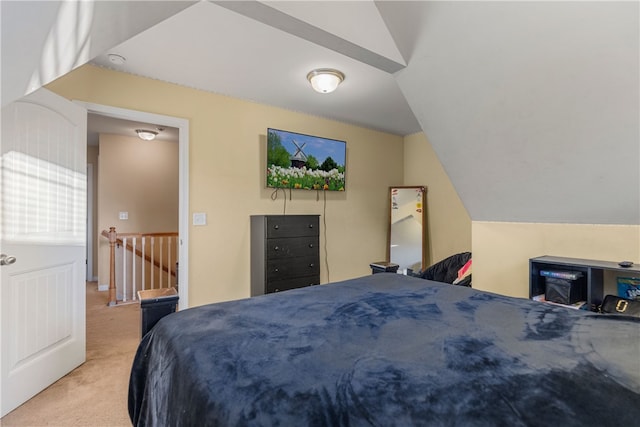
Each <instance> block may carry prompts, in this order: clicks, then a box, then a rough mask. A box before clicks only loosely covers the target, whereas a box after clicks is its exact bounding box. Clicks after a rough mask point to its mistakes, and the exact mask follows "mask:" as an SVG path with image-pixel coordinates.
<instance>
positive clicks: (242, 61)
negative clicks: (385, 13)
mask: <svg viewBox="0 0 640 427" xmlns="http://www.w3.org/2000/svg"><path fill="white" fill-rule="evenodd" d="M231 9H233V10H231ZM328 16H329V17H328ZM354 16H357V17H358V19H357V20H353V19H352V17H354ZM345 18H348V19H345ZM262 21H265V22H268V24H265V23H263V22H262ZM109 53H115V54H118V55H121V56H123V57H125V58H126V62H125V63H124V64H123V65H114V64H113V63H112V62H111V61H110V60H109V58H108V56H107V55H108V54H109ZM91 62H92V63H93V64H95V65H99V66H103V67H108V68H113V69H115V70H118V71H123V72H127V73H132V74H136V75H140V76H145V77H150V78H153V79H158V80H162V81H166V82H171V83H176V84H179V85H183V86H188V87H193V88H197V89H202V90H206V91H210V92H215V93H219V94H223V95H229V96H232V97H234V98H240V99H246V100H250V101H255V102H259V103H264V104H268V105H274V106H278V107H282V108H286V109H289V110H294V111H299V112H304V113H308V114H312V115H316V116H321V117H327V118H331V119H336V120H340V121H344V122H348V123H352V124H355V125H360V126H364V127H368V128H372V129H377V130H381V131H385V132H389V133H393V134H398V135H407V134H411V133H415V132H419V131H420V130H421V129H420V125H419V124H418V121H417V120H416V118H415V116H414V115H413V112H412V111H411V109H410V108H409V105H408V104H407V101H406V100H405V97H404V96H403V94H402V91H401V90H400V88H399V87H398V84H397V83H396V80H395V79H394V77H393V75H392V74H391V72H393V71H397V70H399V69H402V68H404V66H405V65H404V59H403V58H402V55H401V54H400V52H399V51H398V49H397V47H396V45H395V43H394V41H393V38H392V37H391V35H390V34H389V32H388V30H387V28H386V26H385V25H384V23H383V20H382V17H381V15H380V13H379V11H378V9H377V7H376V5H375V3H374V2H372V1H355V2H262V3H260V2H216V3H214V2H206V1H205V2H199V3H196V4H194V5H193V6H190V7H188V8H186V9H185V10H183V11H181V12H179V13H176V14H175V15H173V16H171V17H170V18H168V19H166V20H165V21H163V22H160V23H159V24H157V25H155V26H153V27H151V28H149V29H147V30H146V31H143V32H142V33H140V34H138V35H136V36H134V37H132V38H131V39H129V40H127V41H125V42H123V43H122V44H120V45H118V46H115V47H113V48H111V49H109V50H107V51H105V52H104V53H103V54H101V55H99V56H98V57H96V58H94V59H93V61H91ZM315 68H336V69H338V70H340V71H342V72H343V73H344V74H345V76H346V78H345V81H344V82H343V83H342V84H341V85H340V87H339V88H338V90H336V91H335V92H333V93H330V94H319V93H316V92H314V91H313V90H312V89H311V86H310V85H309V82H308V81H307V79H306V76H307V73H308V72H309V71H311V70H312V69H315Z"/></svg>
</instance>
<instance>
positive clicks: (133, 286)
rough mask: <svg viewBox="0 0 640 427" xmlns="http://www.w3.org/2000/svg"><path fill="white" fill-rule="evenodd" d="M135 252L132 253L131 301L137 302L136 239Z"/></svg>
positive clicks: (134, 240) (134, 242) (134, 239)
mask: <svg viewBox="0 0 640 427" xmlns="http://www.w3.org/2000/svg"><path fill="white" fill-rule="evenodd" d="M132 240H133V242H132V243H133V250H132V251H131V279H132V280H131V299H132V300H133V301H135V300H136V299H137V295H136V289H137V288H138V286H137V283H136V238H135V237H134V238H133V239H132Z"/></svg>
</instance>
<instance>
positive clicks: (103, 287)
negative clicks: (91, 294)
mask: <svg viewBox="0 0 640 427" xmlns="http://www.w3.org/2000/svg"><path fill="white" fill-rule="evenodd" d="M98 290H99V291H108V290H109V285H98Z"/></svg>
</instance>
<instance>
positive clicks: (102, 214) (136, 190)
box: [97, 134, 178, 289]
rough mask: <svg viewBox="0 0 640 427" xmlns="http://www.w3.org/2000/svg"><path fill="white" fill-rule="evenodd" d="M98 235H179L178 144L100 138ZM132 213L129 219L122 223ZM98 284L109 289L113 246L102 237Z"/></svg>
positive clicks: (126, 138)
mask: <svg viewBox="0 0 640 427" xmlns="http://www.w3.org/2000/svg"><path fill="white" fill-rule="evenodd" d="M98 165H99V168H98V181H99V183H100V185H99V186H98V197H97V198H98V219H97V221H98V222H97V224H98V230H100V231H102V230H109V227H116V231H117V232H118V233H163V232H177V231H178V144H177V143H176V142H169V141H162V140H154V141H143V140H141V139H140V138H137V137H124V136H120V135H109V134H100V156H99V160H98ZM120 212H127V213H128V219H127V220H121V219H119V213H120ZM98 243H99V245H98V246H99V251H98V252H99V261H98V278H99V280H98V284H99V285H100V286H101V288H103V289H104V287H105V286H106V287H108V285H109V242H108V240H107V239H106V238H104V237H99V240H98Z"/></svg>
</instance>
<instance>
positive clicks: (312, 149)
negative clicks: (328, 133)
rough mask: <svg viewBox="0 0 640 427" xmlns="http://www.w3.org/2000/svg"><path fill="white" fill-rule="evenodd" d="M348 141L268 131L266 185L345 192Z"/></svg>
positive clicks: (274, 130) (276, 130)
mask: <svg viewBox="0 0 640 427" xmlns="http://www.w3.org/2000/svg"><path fill="white" fill-rule="evenodd" d="M345 157H346V143H345V142H344V141H338V140H334V139H328V138H321V137H318V136H311V135H303V134H299V133H295V132H288V131H283V130H278V129H268V130H267V187H273V188H299V189H305V190H327V191H344V188H345V165H346V162H345Z"/></svg>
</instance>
